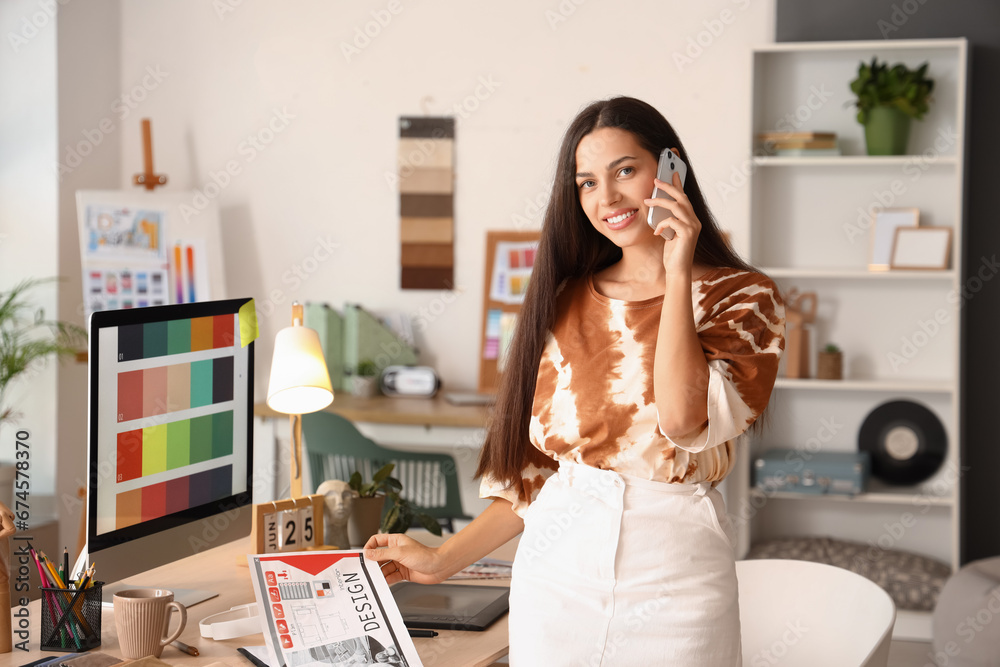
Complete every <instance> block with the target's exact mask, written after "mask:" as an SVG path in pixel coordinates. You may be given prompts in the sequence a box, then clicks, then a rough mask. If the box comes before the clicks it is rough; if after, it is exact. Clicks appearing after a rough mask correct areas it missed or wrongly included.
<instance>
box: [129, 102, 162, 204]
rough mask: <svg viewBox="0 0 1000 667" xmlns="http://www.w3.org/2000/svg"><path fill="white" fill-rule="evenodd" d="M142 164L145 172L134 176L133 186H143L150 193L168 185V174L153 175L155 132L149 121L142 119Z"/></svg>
mask: <svg viewBox="0 0 1000 667" xmlns="http://www.w3.org/2000/svg"><path fill="white" fill-rule="evenodd" d="M142 163H143V167H144V169H145V171H143V172H142V173H141V174H135V175H133V176H132V185H141V186H143V187H144V188H146V189H147V190H149V191H150V192H152V191H153V189H155V188H156V186H158V185H166V184H167V175H166V174H155V173H153V130H152V129H151V128H150V124H149V119H148V118H143V119H142Z"/></svg>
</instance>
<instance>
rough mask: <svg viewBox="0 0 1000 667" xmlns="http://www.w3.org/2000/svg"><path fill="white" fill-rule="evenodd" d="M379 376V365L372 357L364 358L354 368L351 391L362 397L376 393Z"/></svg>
mask: <svg viewBox="0 0 1000 667" xmlns="http://www.w3.org/2000/svg"><path fill="white" fill-rule="evenodd" d="M377 377H378V366H376V365H375V362H374V361H372V360H371V359H362V360H361V361H359V362H358V365H357V367H356V368H355V369H354V375H353V376H352V377H351V393H352V394H353V395H355V396H358V397H361V398H370V397H372V396H374V395H375V382H376V378H377Z"/></svg>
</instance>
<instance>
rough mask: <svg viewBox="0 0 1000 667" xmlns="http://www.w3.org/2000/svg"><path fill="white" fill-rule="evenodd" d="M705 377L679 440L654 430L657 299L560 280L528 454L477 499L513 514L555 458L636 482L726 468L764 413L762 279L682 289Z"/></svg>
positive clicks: (774, 355)
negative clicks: (704, 403)
mask: <svg viewBox="0 0 1000 667" xmlns="http://www.w3.org/2000/svg"><path fill="white" fill-rule="evenodd" d="M691 296H692V299H693V304H694V319H695V325H696V328H697V332H698V337H699V339H700V340H701V345H702V349H703V350H704V351H705V357H706V359H707V360H708V366H709V371H710V377H709V385H708V421H707V422H706V423H705V425H704V427H703V428H702V429H701V430H700V431H699V432H697V433H693V434H691V435H688V436H685V437H684V438H683V439H676V438H675V439H671V438H669V437H667V436H666V435H665V434H664V433H663V432H662V431H661V430H660V427H659V422H658V419H657V417H658V414H657V409H656V402H655V400H654V397H653V356H654V352H655V349H656V336H657V331H658V329H659V321H660V311H661V307H662V304H663V297H662V296H658V297H654V298H652V299H645V300H642V301H622V300H618V299H610V298H608V297H606V296H603V295H602V294H599V293H598V292H597V290H595V289H594V284H593V279H592V278H591V277H588V278H585V279H579V280H574V281H570V282H568V283H566V284H565V286H564V288H563V289H562V291H561V292H560V294H559V298H558V306H557V308H558V312H557V315H556V323H555V325H554V327H553V330H552V331H551V332H550V334H549V337H548V341H547V343H546V346H545V350H544V351H543V353H542V358H541V360H540V362H539V368H538V380H537V382H536V385H535V398H534V405H533V408H532V416H531V423H530V425H529V437H530V438H531V444H532V445H533V446H534V447H535V449H536V450H538V452H539V454H538V455H537V456H533V457H532V458H533V461H532V462H531V463H530V464H529V465H528V466H526V468H525V470H524V473H523V475H522V477H523V479H522V482H521V484H520V485H517V484H515V485H513V486H510V487H507V486H506V485H504V484H503V483H500V482H497V481H496V480H494V479H491V478H489V477H484V478H483V480H482V482H481V485H480V493H479V495H480V497H482V498H506V499H507V500H509V501H511V503H512V504H513V506H514V511H515V512H517V513H518V514H519V515H521V514H523V512H524V510H525V509H527V506H528V504H530V503H531V501H532V500H533V499H534V497H535V496H536V495H537V493H538V490H539V489H540V488H541V487H542V484H544V483H545V480H546V479H548V477H549V476H550V475H551V474H552V473H553V472H554V471H555V470H556V469H557V468H558V462H559V461H573V462H576V463H582V464H585V465H590V466H594V467H597V468H601V469H605V470H614V471H616V472H619V473H622V474H626V475H632V476H634V477H639V478H642V479H650V480H657V481H662V482H673V483H696V482H705V481H708V482H716V481H719V480H722V479H723V478H725V476H726V475H727V474H729V471H730V470H731V469H732V466H733V463H734V459H735V453H736V438H737V436H739V435H740V434H741V433H743V432H744V431H745V430H746V429H747V428H748V427H749V426H750V425H751V424H752V423H753V422H754V420H755V419H756V418H757V417H758V416H759V415H760V413H761V412H762V411H763V410H764V408H765V407H766V406H767V402H768V400H769V398H770V396H771V389H772V388H773V386H774V379H775V377H776V376H777V373H778V361H779V360H780V357H781V352H782V350H783V349H784V331H785V311H784V306H783V305H782V303H781V299H780V296H779V294H778V289H777V287H776V286H775V285H774V283H772V282H771V281H770V280H769V279H768V278H767V277H766V276H763V275H761V274H759V273H753V272H749V271H743V270H739V269H729V268H720V269H713V270H710V271H708V272H707V273H705V274H704V275H703V276H701V277H700V278H698V279H697V280H694V281H693V282H692V284H691Z"/></svg>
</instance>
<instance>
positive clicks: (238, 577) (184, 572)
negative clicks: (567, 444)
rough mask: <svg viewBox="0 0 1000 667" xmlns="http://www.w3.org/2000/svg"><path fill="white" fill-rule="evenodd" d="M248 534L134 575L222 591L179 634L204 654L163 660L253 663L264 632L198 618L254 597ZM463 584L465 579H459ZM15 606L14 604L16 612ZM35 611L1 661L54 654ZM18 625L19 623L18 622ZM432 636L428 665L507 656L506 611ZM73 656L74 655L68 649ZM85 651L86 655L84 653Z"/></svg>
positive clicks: (509, 555)
mask: <svg viewBox="0 0 1000 667" xmlns="http://www.w3.org/2000/svg"><path fill="white" fill-rule="evenodd" d="M417 533H418V534H417V535H415V536H416V537H417V539H419V540H420V541H422V542H424V543H425V544H430V545H435V544H440V542H442V541H443V538H438V537H435V536H433V535H431V534H429V533H426V532H424V531H417ZM248 544H249V538H248V539H246V540H237V541H236V542H232V543H230V544H227V545H224V546H221V547H217V548H215V549H211V550H209V551H205V552H203V553H200V554H197V555H194V556H189V557H187V558H184V559H183V560H179V561H176V562H174V563H171V564H169V565H164V566H163V567H158V568H156V569H153V570H150V571H149V572H146V573H144V574H142V575H139V576H138V577H136V578H135V579H136V581H140V580H141V581H142V582H154V581H156V582H159V583H158V585H160V586H162V587H164V588H170V586H171V582H172V581H181V582H183V584H182V587H183V588H203V589H209V590H215V591H219V596H218V597H216V598H213V599H211V600H208V601H206V602H202V603H200V604H198V605H195V606H193V607H191V608H190V609H189V610H188V620H187V627H186V628H185V629H184V632H183V633H182V634H181V636H180V640H181V641H182V642H184V643H185V644H189V645H191V646H195V647H197V648H198V650H199V651H200V652H201V655H200V656H197V657H192V656H189V655H187V654H186V653H183V652H181V651H180V650H178V649H176V648H174V647H173V646H167V647H165V648H164V649H163V655H162V656H161V657H160V659H161V660H163V661H164V662H167V663H169V664H171V665H178V666H179V667H182V666H187V665H190V666H192V667H193V666H196V665H206V664H208V663H210V662H222V663H224V664H226V665H230V666H231V667H250V662H249V661H248V660H246V659H245V658H244V657H243V656H242V655H240V654H239V653H237V652H236V649H237V648H239V647H240V646H255V645H256V646H262V645H263V644H264V636H263V635H262V634H256V635H249V636H246V637H239V638H237V639H227V640H222V641H215V640H212V639H203V638H202V637H201V634H200V633H199V631H198V622H199V621H200V620H201V619H202V618H204V617H206V616H208V615H210V614H215V613H218V612H221V611H226V610H228V609H229V608H230V607H233V606H235V605H239V604H246V603H248V602H253V601H254V595H253V589H252V588H251V586H250V573H249V571H248V568H247V565H246V556H245V554H246V551H247V547H248ZM516 544H517V541H516V540H512V541H511V542H509V543H508V544H505V545H504V546H502V547H500V548H499V549H497V550H496V551H495V552H494V553H493V554H491V556H494V557H496V558H502V559H505V560H513V558H514V551H515V549H516ZM456 583H462V582H456ZM468 583H476V584H495V585H500V586H508V585H510V580H508V579H497V580H477V581H475V582H468ZM16 610H17V608H15V609H14V611H16ZM29 610H30V614H31V629H30V632H31V639H30V644H29V645H30V647H31V649H32V650H31V651H29V652H27V653H25V652H23V651H17V650H15V651H14V652H13V653H11V654H8V655H5V656H0V664H4V665H8V664H9V665H21V664H24V663H27V662H30V661H32V660H37V659H38V658H42V657H45V656H56V655H58V653H55V652H48V651H45V652H42V651H39V650H38V644H39V641H40V634H41V628H40V618H41V610H40V605H39V601H37V600H36V601H34V602H32V603H31V605H30V606H29ZM14 625H15V627H16V626H17V624H16V623H15V624H14ZM439 632H440V634H439V635H438V636H437V637H434V638H421V637H416V638H414V639H413V644H414V645H415V646H416V648H417V653H419V654H420V659H421V660H422V661H423V663H424V665H425V666H426V667H485V666H486V665H489V664H491V663H493V662H494V661H495V660H496V659H497V658H499V657H501V656H504V655H507V616H506V615H504V616H503V617H502V618H500V619H498V620H497V621H496V622H495V623H494V624H493V625H491V626H490V627H489V628H487V629H486V630H485V631H484V632H465V631H460V630H440V631H439ZM95 651H102V652H104V653H108V654H110V655H113V656H116V657H121V652H120V649H119V646H118V633H117V632H115V619H114V613H113V611H112V610H110V609H106V610H105V611H104V613H103V614H102V619H101V647H100V648H99V649H95ZM65 655H66V656H67V657H71V656H72V655H74V654H69V653H67V654H65ZM80 655H82V654H80Z"/></svg>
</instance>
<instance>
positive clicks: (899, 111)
mask: <svg viewBox="0 0 1000 667" xmlns="http://www.w3.org/2000/svg"><path fill="white" fill-rule="evenodd" d="M927 65H928V63H924V64H922V65H921V66H920V67H918V68H917V69H915V70H911V69H910V68H908V67H907V66H906V65H904V64H902V63H897V64H895V65H893V66H892V67H889V64H888V63H886V62H879V60H878V58H877V57H873V58H872V60H871V63H865V62H862V63H861V64H860V65H859V66H858V76H857V78H855V79H854V80H853V81H851V92H853V93H854V94H855V95H856V96H857V99H856V100H855V101H854V106H856V107H857V108H858V116H857V118H858V122H859V123H861V124H862V125H864V127H865V143H866V144H867V147H868V154H869V155H902V154H903V153H905V152H906V143H907V140H908V139H909V134H910V119H912V118H916V119H917V120H922V119H923V117H924V114H926V113H927V110H928V108H929V102H930V101H931V92H932V91H933V90H934V80H933V79H928V78H927Z"/></svg>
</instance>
